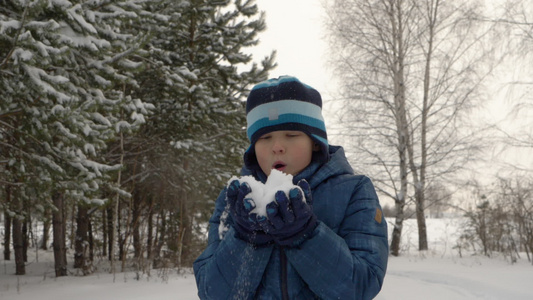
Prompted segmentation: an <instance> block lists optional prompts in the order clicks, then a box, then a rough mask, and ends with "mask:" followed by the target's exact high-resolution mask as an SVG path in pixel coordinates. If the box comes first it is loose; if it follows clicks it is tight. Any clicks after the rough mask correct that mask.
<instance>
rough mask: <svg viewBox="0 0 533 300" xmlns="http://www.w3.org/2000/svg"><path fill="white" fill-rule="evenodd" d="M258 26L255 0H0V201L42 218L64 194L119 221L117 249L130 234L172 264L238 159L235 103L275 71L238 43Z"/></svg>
mask: <svg viewBox="0 0 533 300" xmlns="http://www.w3.org/2000/svg"><path fill="white" fill-rule="evenodd" d="M264 28H265V23H264V16H263V15H262V14H259V12H258V9H257V6H256V5H255V4H254V3H253V1H205V0H192V1H171V0H168V1H151V0H148V1H146V0H142V1H141V0H138V1H137V0H130V1H104V0H93V1H68V0H36V1H17V0H13V1H7V0H1V1H0V99H1V100H0V136H1V139H0V182H2V184H3V185H4V186H6V187H7V188H5V189H3V190H2V191H0V195H1V196H2V199H3V200H2V201H0V205H2V206H0V209H2V210H4V212H7V213H8V215H9V216H19V217H23V216H25V217H26V218H25V219H24V220H25V222H29V221H30V220H31V218H30V215H31V214H34V213H37V214H38V215H39V216H40V217H41V218H43V219H49V216H48V214H49V213H50V212H49V211H48V210H47V207H52V208H53V209H58V208H57V207H54V206H53V205H52V201H51V198H52V195H56V194H55V193H60V194H61V195H63V196H64V197H65V201H67V202H66V203H67V204H66V205H71V206H72V205H78V204H81V205H83V206H85V208H83V209H84V210H85V209H86V208H90V207H93V208H94V209H92V210H90V211H89V217H90V218H91V219H92V222H97V220H106V218H108V219H110V218H111V219H112V218H115V217H116V218H117V220H118V222H119V224H118V234H119V235H120V236H119V243H120V244H121V247H120V248H121V250H124V249H123V248H122V247H123V246H124V245H125V244H126V242H127V239H128V238H129V237H130V236H132V235H133V237H134V239H135V238H136V237H137V238H138V239H145V240H146V239H148V241H145V242H146V244H147V245H148V247H149V248H150V249H144V250H140V253H141V254H142V252H143V251H147V253H150V252H152V250H153V249H151V247H154V249H155V250H154V251H155V252H157V250H160V249H161V248H162V247H163V246H165V247H168V248H169V249H172V248H173V247H174V246H175V247H174V248H175V249H174V250H176V251H179V255H178V256H179V257H178V260H179V261H180V262H181V255H185V254H186V253H185V252H186V251H187V249H186V247H187V245H185V246H184V245H183V244H184V243H190V242H191V240H192V238H193V237H192V236H191V234H192V233H193V226H197V225H199V220H197V221H194V218H196V217H200V218H202V216H204V217H203V218H205V216H206V215H208V214H210V213H211V210H212V205H211V204H212V203H210V202H209V200H212V199H214V198H215V197H216V193H217V192H218V190H219V189H220V188H221V187H222V186H223V184H224V182H225V181H226V180H227V178H229V176H230V175H231V174H232V173H234V172H232V171H233V170H235V171H236V170H237V168H238V165H240V161H241V155H242V153H243V151H244V147H246V145H247V142H246V136H245V130H244V126H245V120H244V115H245V114H244V107H243V99H245V97H246V94H247V91H248V90H247V89H248V88H249V87H250V86H251V85H253V84H255V83H257V82H259V81H261V80H264V79H266V78H267V74H268V71H269V70H270V69H272V68H273V66H274V62H273V60H274V56H273V55H271V56H270V57H266V58H265V59H264V60H263V61H262V62H261V66H258V65H256V64H255V63H252V57H251V55H249V54H246V53H245V52H244V51H243V50H244V49H245V48H247V47H251V46H254V45H256V44H257V43H258V39H257V34H258V33H259V32H260V31H262V30H264ZM121 175H122V176H121ZM117 195H118V196H117ZM6 199H10V201H9V203H8V201H4V200H6ZM112 199H118V200H119V202H118V203H117V205H118V207H119V209H118V211H116V212H113V211H112V210H111V209H110V208H111V206H109V204H110V203H112V201H110V200H112ZM98 207H107V210H102V209H98ZM34 208H38V210H37V211H35V209H34ZM114 214H118V216H117V215H114ZM155 216H157V218H156V219H157V221H153V220H152V217H154V219H155ZM100 218H101V219H100ZM65 220H68V218H66V219H65ZM90 222H91V221H90ZM106 222H107V221H106ZM152 222H154V224H152ZM157 222H159V223H157ZM148 223H149V224H148ZM141 224H144V225H146V226H153V228H154V229H153V232H152V231H151V232H150V233H147V235H148V237H147V236H138V234H139V232H138V231H139V226H141ZM144 225H142V226H144ZM87 228H90V226H89V227H87ZM197 228H199V227H197ZM13 230H14V232H15V229H13ZM94 230H101V231H104V236H107V237H109V236H112V235H113V231H114V228H112V227H109V226H108V225H107V224H105V222H104V221H102V223H101V226H97V227H94ZM105 231H107V232H105ZM81 234H83V235H84V236H85V234H84V233H81ZM152 234H154V236H153V237H152ZM174 234H177V236H176V235H174ZM156 238H157V239H159V240H157V241H156V240H155V239H156ZM107 242H112V239H111V238H109V241H102V243H103V246H102V248H104V249H103V250H102V252H103V253H105V252H106V250H105V245H106V243H107ZM172 245H174V246H172ZM184 247H185V248H184ZM121 252H122V251H121ZM136 254H137V249H136ZM158 255H159V254H157V253H156V254H154V255H153V256H152V257H151V258H154V257H157V256H158ZM192 256H194V253H193V254H190V252H189V256H188V258H187V259H188V260H190V259H191V257H192ZM120 257H121V258H123V256H122V254H120Z"/></svg>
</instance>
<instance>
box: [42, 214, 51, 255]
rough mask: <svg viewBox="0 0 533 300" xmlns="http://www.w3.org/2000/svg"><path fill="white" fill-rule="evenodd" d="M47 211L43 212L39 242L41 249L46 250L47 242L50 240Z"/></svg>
mask: <svg viewBox="0 0 533 300" xmlns="http://www.w3.org/2000/svg"><path fill="white" fill-rule="evenodd" d="M49 213H50V211H49V209H48V208H47V209H45V211H44V215H45V217H44V221H43V237H42V240H41V245H40V247H41V249H43V250H48V240H49V239H50V218H49Z"/></svg>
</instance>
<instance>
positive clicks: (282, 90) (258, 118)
mask: <svg viewBox="0 0 533 300" xmlns="http://www.w3.org/2000/svg"><path fill="white" fill-rule="evenodd" d="M246 121H247V123H248V127H247V130H246V133H247V134H248V139H249V140H250V147H249V148H248V150H247V151H246V153H245V154H244V162H245V164H246V165H247V166H250V165H253V164H254V163H257V159H256V157H255V150H254V145H255V142H256V141H257V140H258V139H259V138H260V137H261V136H262V135H264V134H266V133H269V132H272V131H277V130H296V131H302V132H304V133H306V134H307V135H308V136H309V137H310V138H311V139H312V140H313V141H314V142H316V143H318V144H319V145H320V149H321V151H320V153H317V154H316V155H315V157H317V159H319V160H320V161H327V160H328V157H329V154H328V153H329V152H328V136H327V133H326V125H325V124H324V118H323V117H322V98H321V97H320V93H319V92H318V91H317V90H315V89H314V88H312V87H310V86H308V85H306V84H304V83H302V82H300V81H299V80H298V78H296V77H292V76H281V77H279V78H274V79H269V80H266V81H263V82H260V83H258V84H257V85H256V86H254V87H253V88H252V90H251V91H250V95H249V96H248V100H247V101H246Z"/></svg>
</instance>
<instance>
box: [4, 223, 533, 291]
mask: <svg viewBox="0 0 533 300" xmlns="http://www.w3.org/2000/svg"><path fill="white" fill-rule="evenodd" d="M458 227H460V224H458V221H457V220H456V219H428V237H429V241H430V250H429V251H428V252H425V253H423V254H420V253H418V251H416V248H417V246H416V243H417V241H416V227H415V222H414V221H408V222H407V223H406V224H405V229H404V233H405V238H404V239H403V243H402V245H403V249H404V254H403V255H402V256H401V257H391V258H390V259H389V268H388V271H387V276H386V278H385V284H384V286H383V290H382V292H381V293H380V294H379V295H378V297H377V298H376V299H381V300H387V299H415V300H416V299H424V300H428V299H432V300H439V299H446V300H450V299H453V300H461V299H502V300H504V299H505V300H506V299H513V300H521V299H523V300H526V299H527V300H530V299H533V287H532V282H533V265H532V264H531V263H530V262H528V260H527V258H526V256H525V255H522V256H521V258H520V259H519V260H518V262H517V263H515V264H510V263H509V262H508V261H506V260H505V259H504V258H503V257H496V258H491V259H489V258H486V257H483V256H479V255H471V254H470V253H462V257H460V255H459V253H458V252H457V251H456V250H454V249H453V246H455V241H456V236H457V233H458V232H459V231H458V230H457V229H458ZM32 255H33V256H31V257H30V259H29V260H30V262H29V263H28V266H27V269H26V271H27V275H24V276H15V275H13V274H14V262H13V261H3V260H2V261H0V263H1V266H0V299H2V300H11V299H18V300H30V299H31V300H34V299H43V300H47V299H54V300H85V299H87V300H89V299H91V300H93V299H97V300H105V299H128V300H135V299H151V300H163V299H179V300H182V299H183V300H185V299H198V298H197V296H196V285H195V281H194V276H193V274H192V273H191V272H190V271H182V272H181V274H177V272H176V271H173V270H168V269H167V270H164V271H161V270H153V271H152V274H151V276H150V277H147V276H146V275H144V276H141V278H140V279H136V277H137V275H136V274H135V273H133V272H131V273H117V274H115V275H113V274H108V271H107V270H105V268H102V269H101V270H99V271H97V272H96V273H95V274H93V275H90V276H85V277H82V276H75V275H74V274H72V276H68V277H62V278H55V277H54V272H53V261H52V258H53V256H52V254H51V253H49V252H44V251H39V253H38V262H36V255H35V253H34V252H33V254H32ZM73 272H75V271H73Z"/></svg>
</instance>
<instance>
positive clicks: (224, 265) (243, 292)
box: [193, 189, 272, 300]
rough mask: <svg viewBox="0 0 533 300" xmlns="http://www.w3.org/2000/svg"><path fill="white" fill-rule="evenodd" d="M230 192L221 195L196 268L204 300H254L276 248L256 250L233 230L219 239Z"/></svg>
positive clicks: (194, 266)
mask: <svg viewBox="0 0 533 300" xmlns="http://www.w3.org/2000/svg"><path fill="white" fill-rule="evenodd" d="M225 195H226V190H225V189H224V190H223V191H222V193H221V194H220V195H219V197H218V199H217V201H216V204H215V212H214V213H213V216H212V217H211V219H210V220H209V233H208V245H207V248H206V249H205V250H204V252H203V253H202V254H201V255H200V256H199V257H198V258H197V259H196V261H195V262H194V264H193V268H194V276H195V277H196V285H197V287H198V296H199V297H200V299H217V300H219V299H229V298H230V297H235V296H238V298H239V299H252V298H253V295H254V293H255V291H256V289H257V286H258V285H259V283H260V281H261V277H262V276H263V273H264V270H265V268H266V264H267V263H268V260H269V258H270V254H271V252H272V247H271V246H270V247H254V246H252V245H251V244H248V243H246V242H245V241H242V240H240V239H238V238H236V237H235V231H234V229H233V227H230V228H229V230H228V231H227V232H226V233H225V235H224V237H223V238H222V239H220V237H219V224H220V218H221V216H222V214H223V212H224V209H225V207H226V199H225Z"/></svg>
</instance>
